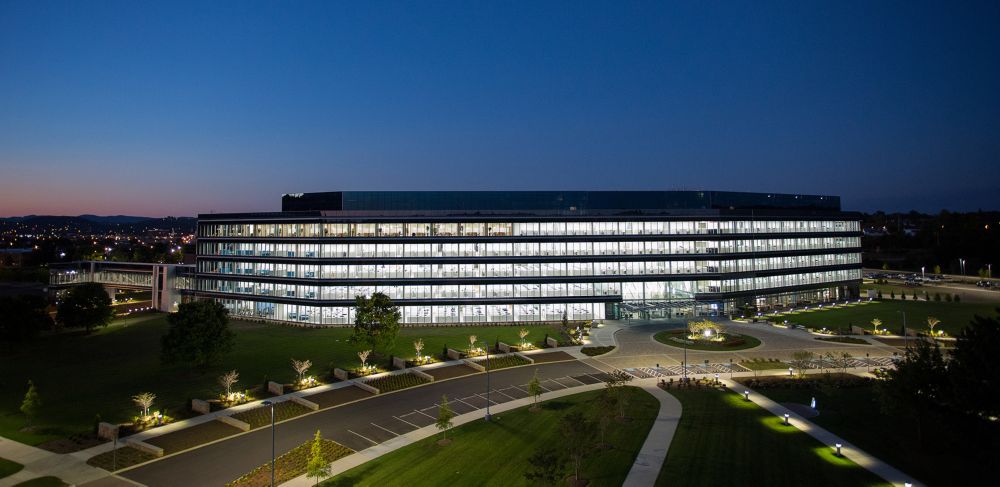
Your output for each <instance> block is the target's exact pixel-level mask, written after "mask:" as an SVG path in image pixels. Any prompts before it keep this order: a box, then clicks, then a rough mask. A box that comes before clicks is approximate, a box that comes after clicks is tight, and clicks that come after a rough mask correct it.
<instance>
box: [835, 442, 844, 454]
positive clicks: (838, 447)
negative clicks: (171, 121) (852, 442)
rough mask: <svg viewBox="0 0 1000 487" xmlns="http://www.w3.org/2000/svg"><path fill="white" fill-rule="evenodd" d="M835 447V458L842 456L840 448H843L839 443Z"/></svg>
mask: <svg viewBox="0 0 1000 487" xmlns="http://www.w3.org/2000/svg"><path fill="white" fill-rule="evenodd" d="M835 446H836V447H837V456H838V457H842V456H843V455H841V454H840V447H841V446H843V445H841V444H840V443H837V444H836V445H835Z"/></svg>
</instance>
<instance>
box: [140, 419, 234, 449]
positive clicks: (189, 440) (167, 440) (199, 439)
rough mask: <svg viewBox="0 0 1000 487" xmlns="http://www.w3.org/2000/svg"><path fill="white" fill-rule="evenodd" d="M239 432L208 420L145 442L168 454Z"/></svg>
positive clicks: (223, 424)
mask: <svg viewBox="0 0 1000 487" xmlns="http://www.w3.org/2000/svg"><path fill="white" fill-rule="evenodd" d="M239 432H240V429H239V428H236V427H233V426H229V425H228V424H226V423H223V422H222V421H209V422H207V423H202V424H199V425H195V426H192V427H190V428H184V429H182V430H177V431H174V432H173V433H167V434H165V435H161V436H157V437H155V438H150V439H148V440H146V443H149V444H150V445H155V446H158V447H160V448H163V453H164V454H166V455H169V454H171V453H176V452H179V451H183V450H187V449H188V448H194V447H196V446H198V445H203V444H205V443H209V442H212V441H215V440H218V439H219V438H225V437H227V436H232V435H235V434H237V433H239Z"/></svg>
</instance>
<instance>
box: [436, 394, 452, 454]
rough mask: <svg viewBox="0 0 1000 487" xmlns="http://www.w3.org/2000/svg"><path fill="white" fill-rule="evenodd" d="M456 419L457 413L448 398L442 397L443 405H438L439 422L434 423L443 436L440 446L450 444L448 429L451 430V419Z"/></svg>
mask: <svg viewBox="0 0 1000 487" xmlns="http://www.w3.org/2000/svg"><path fill="white" fill-rule="evenodd" d="M454 417H455V411H452V410H451V405H449V404H448V396H446V395H442V396H441V404H440V405H438V417H437V421H436V422H435V423H434V424H435V426H437V429H439V430H441V434H442V435H443V437H442V439H441V441H439V442H438V444H439V445H447V444H448V428H451V419H452V418H454Z"/></svg>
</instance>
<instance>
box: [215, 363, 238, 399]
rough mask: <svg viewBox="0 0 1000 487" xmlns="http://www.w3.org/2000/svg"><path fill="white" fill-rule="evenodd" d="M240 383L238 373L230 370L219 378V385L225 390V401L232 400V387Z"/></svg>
mask: <svg viewBox="0 0 1000 487" xmlns="http://www.w3.org/2000/svg"><path fill="white" fill-rule="evenodd" d="M239 381H240V373H239V372H237V371H235V370H230V371H229V372H226V373H225V374H222V375H220V376H219V385H221V386H222V387H223V388H224V389H226V399H227V400H229V399H232V397H233V385H235V384H236V383H237V382H239Z"/></svg>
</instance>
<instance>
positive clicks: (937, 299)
mask: <svg viewBox="0 0 1000 487" xmlns="http://www.w3.org/2000/svg"><path fill="white" fill-rule="evenodd" d="M934 301H941V293H934Z"/></svg>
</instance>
